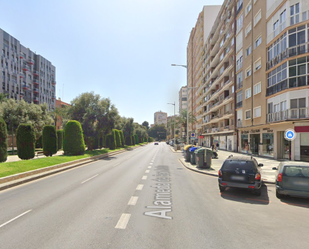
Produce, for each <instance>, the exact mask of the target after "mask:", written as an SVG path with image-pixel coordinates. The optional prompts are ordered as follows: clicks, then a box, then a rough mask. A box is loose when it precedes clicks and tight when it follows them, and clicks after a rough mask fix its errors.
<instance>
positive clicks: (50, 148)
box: [42, 125, 58, 156]
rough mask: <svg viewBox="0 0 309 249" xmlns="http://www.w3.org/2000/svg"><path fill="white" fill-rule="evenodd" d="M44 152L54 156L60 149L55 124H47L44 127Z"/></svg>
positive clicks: (46, 154)
mask: <svg viewBox="0 0 309 249" xmlns="http://www.w3.org/2000/svg"><path fill="white" fill-rule="evenodd" d="M42 142H43V154H44V155H45V156H53V154H56V153H57V151H58V139H57V131H56V127H55V126H54V125H45V126H44V128H43V139H42Z"/></svg>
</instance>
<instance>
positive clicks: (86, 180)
mask: <svg viewBox="0 0 309 249" xmlns="http://www.w3.org/2000/svg"><path fill="white" fill-rule="evenodd" d="M98 175H99V174H96V175H95V176H93V177H90V178H88V179H87V180H85V181H83V182H82V183H81V184H83V183H85V182H88V181H90V180H91V179H93V178H95V177H97V176H98Z"/></svg>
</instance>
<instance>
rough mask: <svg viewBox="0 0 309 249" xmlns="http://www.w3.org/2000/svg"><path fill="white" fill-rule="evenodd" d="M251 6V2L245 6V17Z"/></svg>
mask: <svg viewBox="0 0 309 249" xmlns="http://www.w3.org/2000/svg"><path fill="white" fill-rule="evenodd" d="M251 8H252V6H251V2H250V3H249V4H248V5H247V7H246V11H245V15H248V13H249V12H250V10H251Z"/></svg>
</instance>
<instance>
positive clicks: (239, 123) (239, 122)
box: [237, 119, 242, 127]
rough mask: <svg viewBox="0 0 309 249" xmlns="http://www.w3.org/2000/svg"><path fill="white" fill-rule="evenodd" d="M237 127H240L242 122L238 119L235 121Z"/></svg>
mask: <svg viewBox="0 0 309 249" xmlns="http://www.w3.org/2000/svg"><path fill="white" fill-rule="evenodd" d="M237 127H242V120H240V119H238V120H237Z"/></svg>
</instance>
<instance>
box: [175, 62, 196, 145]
mask: <svg viewBox="0 0 309 249" xmlns="http://www.w3.org/2000/svg"><path fill="white" fill-rule="evenodd" d="M171 66H172V67H184V68H186V69H187V132H186V133H187V134H186V137H187V144H189V134H188V133H189V108H188V102H189V101H188V98H189V89H194V88H196V87H189V86H188V66H187V65H178V64H171Z"/></svg>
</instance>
